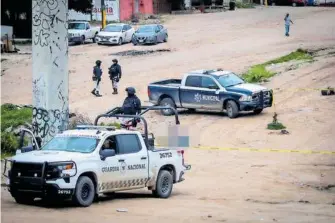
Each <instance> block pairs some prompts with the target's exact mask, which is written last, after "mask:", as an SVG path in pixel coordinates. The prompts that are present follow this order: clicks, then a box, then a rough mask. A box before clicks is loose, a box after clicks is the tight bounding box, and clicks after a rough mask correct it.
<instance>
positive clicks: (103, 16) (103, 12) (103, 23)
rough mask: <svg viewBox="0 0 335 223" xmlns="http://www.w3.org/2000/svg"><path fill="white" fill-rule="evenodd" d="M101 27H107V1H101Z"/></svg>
mask: <svg viewBox="0 0 335 223" xmlns="http://www.w3.org/2000/svg"><path fill="white" fill-rule="evenodd" d="M101 27H102V28H103V29H104V28H105V27H106V5H105V0H101Z"/></svg>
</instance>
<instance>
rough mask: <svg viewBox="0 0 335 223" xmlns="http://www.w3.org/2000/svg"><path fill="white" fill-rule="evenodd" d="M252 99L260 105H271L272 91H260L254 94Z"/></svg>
mask: <svg viewBox="0 0 335 223" xmlns="http://www.w3.org/2000/svg"><path fill="white" fill-rule="evenodd" d="M252 100H253V101H254V102H257V103H258V104H259V105H260V106H269V105H271V92H270V91H260V92H258V93H255V94H253V96H252Z"/></svg>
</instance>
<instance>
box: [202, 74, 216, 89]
mask: <svg viewBox="0 0 335 223" xmlns="http://www.w3.org/2000/svg"><path fill="white" fill-rule="evenodd" d="M210 86H215V87H217V88H218V85H217V84H216V83H215V82H214V81H213V80H212V78H210V77H202V78H201V87H202V88H210Z"/></svg>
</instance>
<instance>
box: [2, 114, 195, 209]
mask: <svg viewBox="0 0 335 223" xmlns="http://www.w3.org/2000/svg"><path fill="white" fill-rule="evenodd" d="M164 109H167V108H164ZM114 116H115V117H124V116H123V115H114V114H111V113H108V114H107V113H106V114H104V115H102V116H99V118H100V117H114ZM127 117H128V118H130V116H127ZM131 117H133V116H131ZM176 117H177V116H176ZM99 118H97V120H98V119H99ZM133 118H136V119H142V121H143V123H144V126H145V132H144V134H142V133H140V132H139V131H130V130H127V129H115V127H111V126H98V125H97V121H96V123H95V125H83V126H78V127H77V128H76V129H72V130H66V131H64V132H62V133H59V134H57V135H56V136H55V137H53V138H52V139H51V140H50V141H49V142H47V143H46V144H45V145H43V146H42V147H41V148H39V146H38V145H34V148H35V149H33V150H32V151H31V150H22V148H21V149H20V152H18V153H17V154H16V155H15V156H13V157H11V158H10V159H8V160H6V165H5V170H4V173H5V174H4V175H5V176H6V177H7V186H8V188H9V191H10V193H11V195H12V197H13V198H14V199H15V200H16V202H17V203H24V204H27V203H31V202H33V200H34V199H35V198H43V199H46V200H55V199H62V200H72V201H73V202H74V203H76V204H77V205H79V206H83V207H87V206H90V205H91V204H92V202H93V200H94V198H95V197H97V196H99V195H102V194H109V193H111V192H116V191H122V190H132V189H139V188H145V187H147V188H148V189H149V190H151V191H152V192H153V194H154V195H155V196H156V197H160V198H168V197H169V196H170V194H171V193H172V188H173V184H175V183H179V182H182V181H183V180H184V178H183V176H184V174H185V172H186V170H189V169H190V166H189V165H185V164H184V150H183V149H178V148H176V149H168V148H160V149H156V148H155V147H154V136H153V134H152V138H151V140H149V135H148V132H147V126H146V121H145V119H144V118H143V117H142V116H134V117H133ZM176 120H178V119H176ZM178 123H179V120H178ZM23 131H25V130H24V129H23ZM27 132H28V133H29V134H30V133H31V132H30V131H29V130H28V131H27ZM32 137H33V138H34V136H32ZM35 141H36V140H35ZM6 170H8V173H7V174H6Z"/></svg>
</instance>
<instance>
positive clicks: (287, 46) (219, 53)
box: [1, 7, 335, 223]
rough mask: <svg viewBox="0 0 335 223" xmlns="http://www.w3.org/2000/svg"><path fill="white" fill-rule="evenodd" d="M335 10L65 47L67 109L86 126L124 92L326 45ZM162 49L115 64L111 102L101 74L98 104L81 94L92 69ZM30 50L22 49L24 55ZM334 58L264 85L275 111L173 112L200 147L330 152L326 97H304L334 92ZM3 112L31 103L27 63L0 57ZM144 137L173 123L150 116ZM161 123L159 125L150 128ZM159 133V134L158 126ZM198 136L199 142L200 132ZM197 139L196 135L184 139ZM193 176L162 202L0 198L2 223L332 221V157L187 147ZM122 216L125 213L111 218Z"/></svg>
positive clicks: (332, 43)
mask: <svg viewBox="0 0 335 223" xmlns="http://www.w3.org/2000/svg"><path fill="white" fill-rule="evenodd" d="M287 12H289V13H290V14H291V17H292V20H293V22H294V25H292V27H291V36H290V37H289V38H287V37H285V36H284V24H283V18H284V15H285V13H287ZM333 21H335V9H332V8H316V7H302V8H300V7H299V8H298V7H297V8H293V7H269V8H263V9H262V8H257V9H245V10H237V11H235V12H229V11H227V12H223V13H213V14H197V15H180V16H171V17H169V18H168V21H167V23H166V24H165V25H166V27H167V28H168V31H169V41H168V43H164V44H159V45H157V46H136V47H133V46H132V44H126V45H123V46H121V47H108V46H97V45H95V44H86V45H83V46H73V47H71V48H70V63H69V69H70V109H71V110H73V111H74V110H78V111H80V112H85V113H87V114H88V115H89V116H90V117H92V118H94V117H95V116H96V115H97V114H99V113H102V112H104V111H106V110H108V109H109V108H111V107H114V106H117V105H120V103H121V102H122V100H123V98H124V97H125V93H124V92H123V89H124V88H125V87H127V86H134V87H135V88H136V89H137V91H138V95H139V97H140V98H141V100H142V101H146V100H148V98H147V85H148V84H149V83H150V82H153V81H156V80H161V79H165V78H180V77H181V75H182V73H184V72H187V71H190V70H193V69H202V68H218V67H221V68H223V69H227V70H233V71H235V72H238V73H239V72H242V71H244V70H245V69H247V67H248V66H251V65H253V64H257V63H262V62H265V61H268V60H270V59H273V58H276V57H279V56H282V55H285V54H287V53H290V52H292V51H294V50H296V49H297V48H299V47H301V48H309V49H316V48H331V47H335V23H334V22H333ZM162 48H163V49H171V50H172V52H166V53H161V54H159V55H157V54H156V55H145V56H138V57H117V58H118V60H119V61H120V64H121V65H122V67H123V72H124V76H123V78H122V80H121V89H122V91H120V92H121V93H120V94H119V95H117V96H115V95H112V87H111V83H110V82H109V80H108V79H107V77H106V76H105V78H104V79H103V82H102V91H103V92H102V93H103V97H102V98H95V97H93V96H92V95H91V94H90V91H91V90H92V87H93V83H92V82H91V70H92V66H93V65H94V61H95V60H97V59H100V60H102V61H103V68H104V70H105V73H107V66H109V65H110V63H111V60H112V59H113V58H114V57H115V56H113V55H110V54H112V53H116V52H120V51H123V50H131V49H136V50H144V49H162ZM22 49H24V50H25V51H26V52H29V51H30V49H29V47H23V48H22ZM334 56H335V55H334V53H328V54H327V53H324V54H323V56H321V57H317V58H316V61H315V62H314V63H308V64H303V65H301V66H300V67H299V68H298V69H295V70H290V71H284V72H282V73H281V74H279V75H277V76H276V77H274V78H272V79H271V81H270V82H268V83H266V84H265V86H267V87H270V88H272V89H274V90H275V107H272V108H269V109H265V110H264V112H263V113H262V114H260V115H257V116H254V115H242V116H240V117H239V118H237V119H234V120H232V119H229V118H228V117H227V116H226V115H224V114H210V113H201V112H200V113H196V114H181V115H180V120H181V124H182V125H185V126H188V127H189V128H192V129H198V130H199V132H200V130H201V135H200V136H199V138H198V139H199V141H200V142H199V144H200V145H202V146H219V147H233V148H257V149H265V148H273V149H295V150H318V151H320V150H327V151H335V148H334V145H335V137H334V135H335V128H334V126H335V119H334V114H335V112H334V111H335V106H334V105H335V96H327V97H326V96H321V95H320V91H315V90H303V89H302V88H308V89H311V88H324V87H327V86H335V57H334ZM3 58H6V59H8V60H6V61H4V62H2V69H6V71H5V72H4V75H3V76H2V77H1V100H2V103H5V102H11V103H21V104H31V101H32V96H31V92H32V90H31V89H32V88H31V76H32V67H31V55H29V54H27V55H4V56H3ZM274 111H276V112H277V113H278V114H279V116H278V118H279V120H280V121H281V122H282V123H284V124H285V125H286V126H287V130H288V131H289V133H290V134H288V135H278V134H272V133H271V132H269V131H268V130H266V129H265V128H266V125H267V124H268V123H269V122H270V121H271V120H272V115H273V112H274ZM148 117H149V123H150V124H151V125H152V129H153V130H155V129H156V130H157V129H158V128H160V127H162V126H163V125H165V124H167V123H170V122H171V121H172V120H173V119H172V117H163V116H161V115H159V114H157V113H152V114H150V115H148ZM159 123H161V125H158V124H159ZM157 126H160V127H157ZM199 134H200V133H199ZM191 137H194V138H197V136H191ZM186 161H187V163H189V164H191V165H192V169H191V170H190V171H189V172H188V173H187V174H186V176H185V178H186V180H185V181H184V182H182V183H181V184H176V185H175V187H174V191H173V194H172V196H171V197H170V198H169V199H167V200H160V199H155V198H152V197H151V194H150V191H147V190H139V191H135V192H133V191H132V192H131V193H120V194H118V195H117V197H115V198H114V199H107V198H106V199H103V198H102V199H101V200H100V201H99V202H98V203H95V204H93V205H92V206H91V207H89V208H86V209H82V208H74V207H66V208H52V209H50V208H44V207H39V206H38V205H37V206H23V205H18V204H16V203H15V202H14V200H13V199H12V198H11V197H10V195H9V194H8V192H7V191H5V189H4V188H3V189H2V198H1V203H2V204H1V205H2V207H1V210H2V220H3V222H6V223H9V222H23V221H24V222H26V223H29V222H36V221H37V220H39V221H41V222H49V223H54V222H60V221H61V222H81V223H84V222H111V221H113V222H120V221H121V222H173V221H174V222H205V221H206V222H289V223H291V222H318V223H321V222H329V223H330V222H335V155H318V154H296V153H276V152H271V153H270V152H243V151H215V150H197V149H188V150H187V152H186ZM118 208H126V209H127V210H128V212H127V213H121V212H117V209H118Z"/></svg>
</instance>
